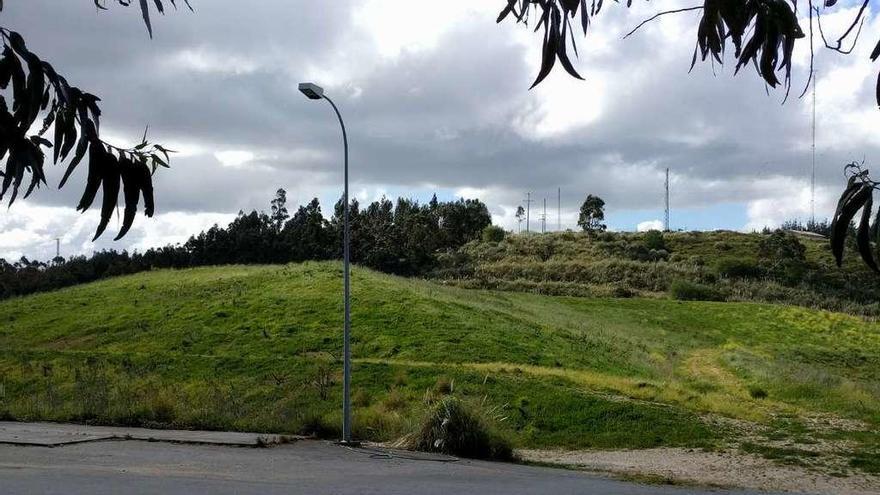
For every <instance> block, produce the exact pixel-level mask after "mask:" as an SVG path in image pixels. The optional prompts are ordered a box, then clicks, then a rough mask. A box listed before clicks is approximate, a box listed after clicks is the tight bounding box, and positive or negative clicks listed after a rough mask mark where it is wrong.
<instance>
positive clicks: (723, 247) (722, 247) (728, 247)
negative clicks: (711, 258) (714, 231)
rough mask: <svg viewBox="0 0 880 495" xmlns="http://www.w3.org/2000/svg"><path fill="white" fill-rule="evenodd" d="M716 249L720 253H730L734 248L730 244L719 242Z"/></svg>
mask: <svg viewBox="0 0 880 495" xmlns="http://www.w3.org/2000/svg"><path fill="white" fill-rule="evenodd" d="M715 249H717V250H718V251H730V250H731V249H733V246H731V245H730V243H729V242H725V241H718V242H716V243H715Z"/></svg>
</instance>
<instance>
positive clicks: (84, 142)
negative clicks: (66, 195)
mask: <svg viewBox="0 0 880 495" xmlns="http://www.w3.org/2000/svg"><path fill="white" fill-rule="evenodd" d="M88 147H89V140H88V138H86V136H85V134H83V135H82V136H80V138H79V143H77V145H76V153H74V155H73V160H72V161H71V162H70V165H68V166H67V170H66V171H65V172H64V177H62V178H61V182H60V183H59V184H58V189H61V188H62V187H64V184H66V183H67V179H69V178H70V174H71V173H73V170H74V169H75V168H76V166H77V165H79V162H81V161H82V159H83V157H84V156H85V154H86V151H87V150H88Z"/></svg>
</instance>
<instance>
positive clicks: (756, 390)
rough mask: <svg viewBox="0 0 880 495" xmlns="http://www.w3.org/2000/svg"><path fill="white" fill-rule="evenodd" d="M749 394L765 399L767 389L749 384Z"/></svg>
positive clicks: (755, 397)
mask: <svg viewBox="0 0 880 495" xmlns="http://www.w3.org/2000/svg"><path fill="white" fill-rule="evenodd" d="M749 395H750V396H752V398H753V399H766V398H767V391H766V390H764V389H763V388H761V387H759V386H757V385H749Z"/></svg>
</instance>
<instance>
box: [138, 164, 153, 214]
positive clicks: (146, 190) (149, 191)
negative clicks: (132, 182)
mask: <svg viewBox="0 0 880 495" xmlns="http://www.w3.org/2000/svg"><path fill="white" fill-rule="evenodd" d="M140 169H141V176H142V177H141V191H142V192H143V194H144V215H146V216H148V217H152V216H153V213H154V211H155V209H156V205H155V202H154V200H153V176H152V175H151V174H150V169H149V168H147V166H146V165H144V166H142V167H140Z"/></svg>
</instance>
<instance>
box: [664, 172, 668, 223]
mask: <svg viewBox="0 0 880 495" xmlns="http://www.w3.org/2000/svg"><path fill="white" fill-rule="evenodd" d="M663 230H664V231H665V232H669V167H666V215H665V216H664V220H663Z"/></svg>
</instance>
